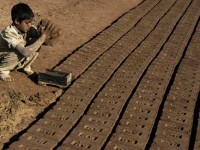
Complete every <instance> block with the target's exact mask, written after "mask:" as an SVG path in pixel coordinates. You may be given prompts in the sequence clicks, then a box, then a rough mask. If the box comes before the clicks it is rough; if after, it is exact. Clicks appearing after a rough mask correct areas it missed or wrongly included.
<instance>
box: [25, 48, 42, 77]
mask: <svg viewBox="0 0 200 150" xmlns="http://www.w3.org/2000/svg"><path fill="white" fill-rule="evenodd" d="M38 54H39V53H38V52H35V53H34V54H32V55H31V56H30V57H28V58H26V60H25V61H24V66H23V69H24V72H25V73H26V74H27V75H32V74H33V73H34V71H33V70H32V69H31V64H32V63H33V62H34V61H35V59H36V58H37V57H38Z"/></svg>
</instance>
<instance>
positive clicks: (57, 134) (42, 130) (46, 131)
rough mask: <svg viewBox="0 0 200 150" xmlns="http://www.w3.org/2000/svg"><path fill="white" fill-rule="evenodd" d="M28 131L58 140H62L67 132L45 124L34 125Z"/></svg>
mask: <svg viewBox="0 0 200 150" xmlns="http://www.w3.org/2000/svg"><path fill="white" fill-rule="evenodd" d="M27 132H28V133H31V134H36V135H37V136H40V137H45V138H47V139H52V140H55V141H57V142H59V141H60V140H62V138H63V137H64V136H65V134H66V132H63V131H61V130H58V129H56V128H52V127H50V126H43V125H40V124H37V125H36V124H35V125H33V126H32V127H31V128H30V129H29V130H28V131H27Z"/></svg>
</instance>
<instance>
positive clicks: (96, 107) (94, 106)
mask: <svg viewBox="0 0 200 150" xmlns="http://www.w3.org/2000/svg"><path fill="white" fill-rule="evenodd" d="M120 107H122V106H121V105H117V106H116V105H106V104H104V103H96V102H94V103H93V104H92V105H91V109H93V110H105V111H110V112H115V111H119V108H120Z"/></svg>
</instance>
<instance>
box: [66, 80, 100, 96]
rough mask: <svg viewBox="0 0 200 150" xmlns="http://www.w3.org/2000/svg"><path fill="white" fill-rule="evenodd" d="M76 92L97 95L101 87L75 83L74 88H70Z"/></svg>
mask: <svg viewBox="0 0 200 150" xmlns="http://www.w3.org/2000/svg"><path fill="white" fill-rule="evenodd" d="M70 88H72V89H74V90H77V91H79V90H82V91H85V92H87V91H88V92H91V93H95V92H97V91H98V89H99V86H94V85H93V84H91V85H90V84H80V83H77V82H75V83H74V84H72V86H71V87H70Z"/></svg>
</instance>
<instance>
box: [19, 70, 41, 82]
mask: <svg viewBox="0 0 200 150" xmlns="http://www.w3.org/2000/svg"><path fill="white" fill-rule="evenodd" d="M17 71H19V72H21V73H24V71H23V70H22V69H18V70H17ZM27 77H28V78H29V79H30V80H31V81H32V82H34V83H35V84H38V74H37V73H36V72H34V73H33V74H32V75H27Z"/></svg>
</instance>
